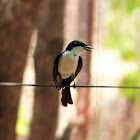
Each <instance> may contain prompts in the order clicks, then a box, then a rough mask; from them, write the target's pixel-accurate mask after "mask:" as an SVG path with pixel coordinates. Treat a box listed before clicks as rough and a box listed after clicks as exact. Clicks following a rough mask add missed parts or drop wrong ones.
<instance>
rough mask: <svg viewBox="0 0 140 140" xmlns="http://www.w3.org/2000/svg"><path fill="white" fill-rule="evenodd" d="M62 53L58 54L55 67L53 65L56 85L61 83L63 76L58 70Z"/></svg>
mask: <svg viewBox="0 0 140 140" xmlns="http://www.w3.org/2000/svg"><path fill="white" fill-rule="evenodd" d="M61 55H62V54H58V55H57V56H56V58H55V60H54V67H53V80H54V82H55V84H56V85H60V83H59V82H60V80H61V77H60V74H59V72H58V62H59V59H60V57H61Z"/></svg>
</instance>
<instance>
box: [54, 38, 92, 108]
mask: <svg viewBox="0 0 140 140" xmlns="http://www.w3.org/2000/svg"><path fill="white" fill-rule="evenodd" d="M91 49H93V47H91V46H88V45H86V44H85V43H83V42H82V41H79V40H74V41H72V42H70V43H69V44H68V45H67V47H66V49H65V50H64V52H62V53H61V54H58V55H57V56H56V57H55V60H54V66H53V80H54V83H55V86H56V88H57V89H58V90H60V89H61V88H62V92H61V95H62V96H61V103H62V105H63V106H64V107H67V104H73V100H72V97H71V92H70V84H71V82H72V81H73V82H74V79H75V78H76V77H77V75H78V74H79V72H80V71H81V69H82V66H83V61H82V57H81V56H80V54H81V53H83V52H86V51H89V52H92V51H91ZM73 87H74V88H75V87H76V86H75V82H74V85H73Z"/></svg>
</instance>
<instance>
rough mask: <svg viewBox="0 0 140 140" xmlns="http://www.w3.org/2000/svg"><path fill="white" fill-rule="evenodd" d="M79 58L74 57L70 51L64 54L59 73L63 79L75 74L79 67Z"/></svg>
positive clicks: (60, 61)
mask: <svg viewBox="0 0 140 140" xmlns="http://www.w3.org/2000/svg"><path fill="white" fill-rule="evenodd" d="M78 59H79V56H74V55H73V54H72V53H71V52H70V51H66V52H64V53H63V54H62V56H61V58H60V60H59V66H58V72H59V73H60V74H61V77H62V79H66V78H68V77H70V76H71V75H72V74H74V73H75V71H76V69H77V65H78Z"/></svg>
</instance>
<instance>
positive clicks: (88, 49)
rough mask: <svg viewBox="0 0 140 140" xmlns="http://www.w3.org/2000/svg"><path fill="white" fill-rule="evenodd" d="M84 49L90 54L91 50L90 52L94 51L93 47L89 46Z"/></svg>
mask: <svg viewBox="0 0 140 140" xmlns="http://www.w3.org/2000/svg"><path fill="white" fill-rule="evenodd" d="M84 49H85V50H87V51H90V52H92V50H91V49H94V48H93V47H91V46H84Z"/></svg>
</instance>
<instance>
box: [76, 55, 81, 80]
mask: <svg viewBox="0 0 140 140" xmlns="http://www.w3.org/2000/svg"><path fill="white" fill-rule="evenodd" d="M82 66H83V61H82V57H81V56H79V60H78V67H77V69H76V72H75V78H76V76H77V75H78V73H79V72H80V71H81V69H82Z"/></svg>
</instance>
